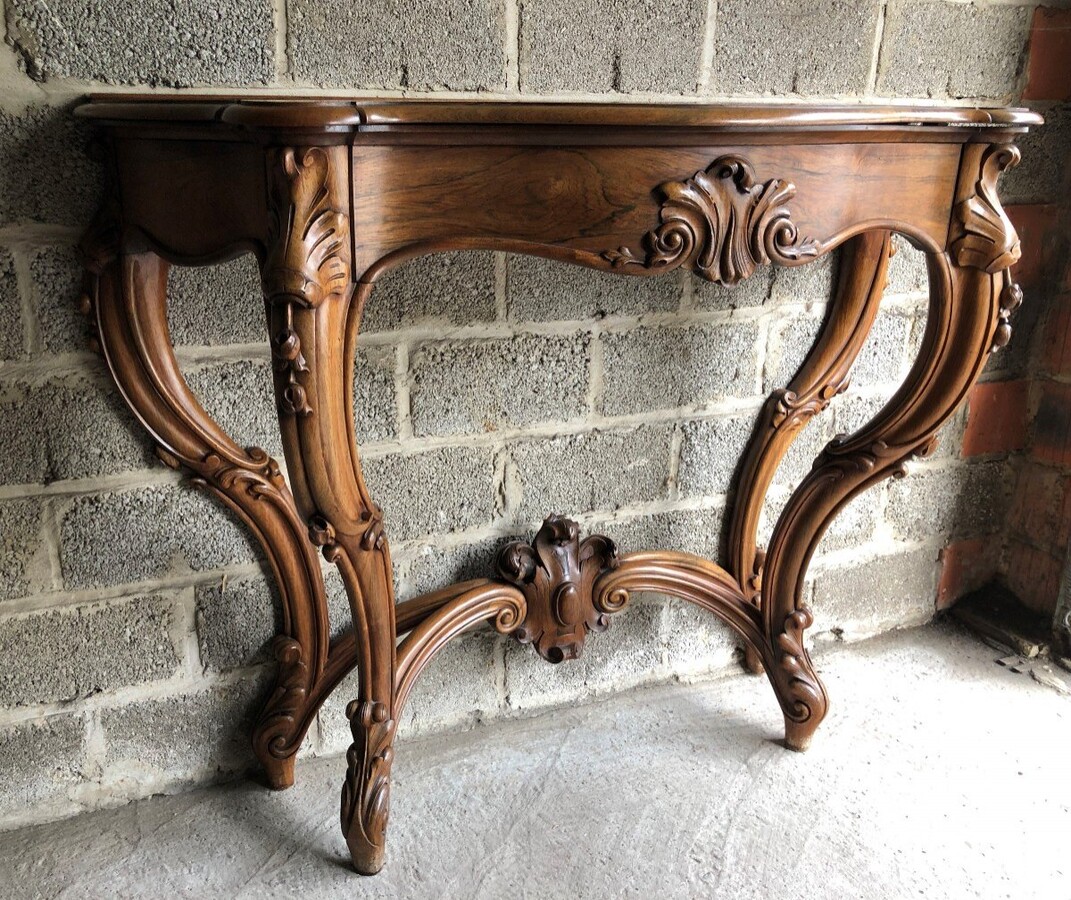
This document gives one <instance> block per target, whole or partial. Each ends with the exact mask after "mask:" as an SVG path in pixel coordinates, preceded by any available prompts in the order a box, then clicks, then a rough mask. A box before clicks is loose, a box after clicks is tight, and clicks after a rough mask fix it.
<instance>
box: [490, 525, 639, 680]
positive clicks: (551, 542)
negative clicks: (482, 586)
mask: <svg viewBox="0 0 1071 900" xmlns="http://www.w3.org/2000/svg"><path fill="white" fill-rule="evenodd" d="M616 564H617V548H616V547H614V543H613V541H611V540H610V539H609V538H607V537H604V536H602V535H599V534H594V535H591V536H590V537H587V538H585V539H584V540H583V541H581V540H580V526H579V525H577V523H576V522H574V521H572V520H571V519H567V518H565V517H563V516H557V515H552V516H549V517H548V518H547V519H546V520H545V521H544V522H543V527H542V528H540V529H539V531H538V532H537V533H536V536H535V539H534V540H533V541H532V543H531V544H526V543H524V542H523V541H515V542H513V543H511V544H507V545H506V546H505V547H503V548H502V550H501V551H499V554H498V559H497V562H496V568H497V570H498V575H499V577H500V578H501V579H502V580H504V581H507V582H509V583H510V584H514V585H516V586H517V587H518V588H520V589H521V591H522V592H523V593H524V595H525V598H526V599H527V602H528V614H527V616H526V618H525V620H524V623H523V624H522V625H521V626H520V627H519V628H517V630H516V631H514V635H515V636H516V638H517V640H519V641H520V642H521V643H525V644H528V643H530V644H532V645H533V646H534V647H535V650H536V652H537V653H538V654H539V655H540V656H542V657H543V658H544V659H546V660H549V661H550V662H554V663H557V662H562V661H563V660H566V659H576V658H578V657H579V656H580V653H581V651H582V649H583V646H584V638H585V637H586V636H587V634H588V632H591V631H605V630H606V628H607V626H608V625H609V615H610V614H611V613H614V612H617V611H618V610H620V609H622V608H623V607H624V605H625V602H626V601H627V599H628V597H627V594H625V593H623V592H619V593H614V594H612V595H609V596H608V597H607V598H604V600H605V602H598V603H597V602H596V600H595V599H594V598H593V595H592V586H593V585H594V583H595V580H596V579H597V578H598V577H599V575H601V574H602V573H603V572H605V571H607V570H609V569H612V568H613V567H614V566H615V565H616Z"/></svg>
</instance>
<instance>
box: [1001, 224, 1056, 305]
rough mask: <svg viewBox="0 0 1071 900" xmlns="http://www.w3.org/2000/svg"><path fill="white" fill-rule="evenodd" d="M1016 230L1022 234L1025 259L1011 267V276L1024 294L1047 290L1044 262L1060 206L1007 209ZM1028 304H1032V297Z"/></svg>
mask: <svg viewBox="0 0 1071 900" xmlns="http://www.w3.org/2000/svg"><path fill="white" fill-rule="evenodd" d="M1006 209H1007V213H1008V218H1009V219H1011V223H1012V225H1014V226H1015V231H1016V233H1017V234H1018V235H1019V242H1020V245H1021V247H1022V256H1021V257H1020V259H1019V261H1018V262H1017V263H1016V264H1015V265H1014V266H1012V275H1013V276H1014V278H1015V280H1016V281H1017V282H1019V284H1020V286H1021V287H1022V288H1023V290H1025V291H1030V290H1032V289H1034V288H1039V287H1046V288H1047V284H1046V278H1045V274H1046V273H1045V263H1046V261H1047V258H1048V256H1049V254H1048V253H1047V252H1046V251H1048V250H1049V249H1050V248H1051V247H1052V245H1053V241H1052V239H1051V237H1052V235H1054V234H1056V229H1057V227H1058V218H1059V207H1057V206H1056V205H1055V204H1052V203H1015V204H1012V205H1011V206H1008V207H1007V208H1006ZM1026 302H1028V303H1029V302H1032V298H1030V297H1029V296H1028V297H1027V298H1026Z"/></svg>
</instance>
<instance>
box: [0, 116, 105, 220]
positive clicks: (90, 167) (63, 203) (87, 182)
mask: <svg viewBox="0 0 1071 900" xmlns="http://www.w3.org/2000/svg"><path fill="white" fill-rule="evenodd" d="M87 141H88V132H87V129H86V127H85V125H84V124H82V123H81V122H80V121H79V120H77V119H74V118H73V117H72V116H71V114H70V110H69V109H67V108H64V107H54V106H41V107H29V108H28V109H26V110H23V111H20V112H5V111H4V110H3V109H0V224H3V223H6V222H17V221H26V220H32V221H37V222H51V223H55V224H60V225H74V226H78V227H84V226H85V225H86V223H87V222H89V220H90V218H91V217H92V215H93V213H94V212H95V210H96V205H97V202H98V200H99V198H100V193H101V182H102V178H101V171H100V167H99V165H98V164H97V163H95V162H92V161H91V160H90V159H89V157H88V156H87V155H86V149H85V148H86V143H87Z"/></svg>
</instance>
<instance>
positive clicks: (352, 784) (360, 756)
mask: <svg viewBox="0 0 1071 900" xmlns="http://www.w3.org/2000/svg"><path fill="white" fill-rule="evenodd" d="M346 716H347V718H348V719H349V720H350V728H351V730H352V732H353V744H351V745H350V748H349V750H348V751H347V753H346V764H347V765H346V780H345V782H344V783H343V785H342V809H341V819H342V831H343V833H344V834H345V835H347V837H348V839H349V840H350V841H351V843H352V842H353V840H354V838H355V837H356V836H358V835H359V836H360V837H361V839H362V840H363V842H364V845H365V849H366V851H367V848H372V850H373V852H374V854H375V855H377V856H379V857H380V858H381V857H382V853H383V846H384V838H385V835H386V831H387V819H388V818H389V817H390V770H391V766H392V765H393V763H394V746H393V744H394V732H395V722H394V719H393V718H391V715H390V710H389V708H388V706H387V704H385V703H382V702H380V701H378V700H354V701H352V702H351V703H350V704H349V705H348V706H347V707H346Z"/></svg>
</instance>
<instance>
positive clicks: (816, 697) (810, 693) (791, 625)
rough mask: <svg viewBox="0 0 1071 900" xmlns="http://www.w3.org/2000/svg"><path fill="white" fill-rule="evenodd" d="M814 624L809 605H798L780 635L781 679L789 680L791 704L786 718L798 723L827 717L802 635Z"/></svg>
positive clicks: (788, 694)
mask: <svg viewBox="0 0 1071 900" xmlns="http://www.w3.org/2000/svg"><path fill="white" fill-rule="evenodd" d="M813 622H814V616H813V615H812V614H811V611H810V609H808V608H807V607H806V606H798V607H797V608H796V609H795V610H793V611H792V612H791V613H789V614H788V616H787V617H786V619H785V625H784V631H783V632H782V633H781V634H779V635H778V636H777V648H778V649H779V650H780V651H781V657H780V663H779V664H780V670H781V677H783V678H785V679H786V680H787V684H786V688H787V690H786V692H785V695H786V699H787V700H788V701H789V703H790V704H791V705H790V707H789V708H788V709H786V710H785V715H786V716H787V717H788V718H790V719H792V720H793V721H795V722H800V723H802V722H806V721H808V720H809V719H811V718H812V717H817V718H818V719H821V718H822V717H823V716H825V712H826V706H827V704H828V701H827V700H826V694H825V690H824V689H823V688H822V685H821V683H820V682H819V681H818V679H817V678H816V677H815V674H814V668H813V667H812V666H811V663H810V659H809V658H808V655H807V650H806V648H805V646H804V643H803V633H804V631H806V630H807V629H808V628H810V627H811V624H812V623H813Z"/></svg>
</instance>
